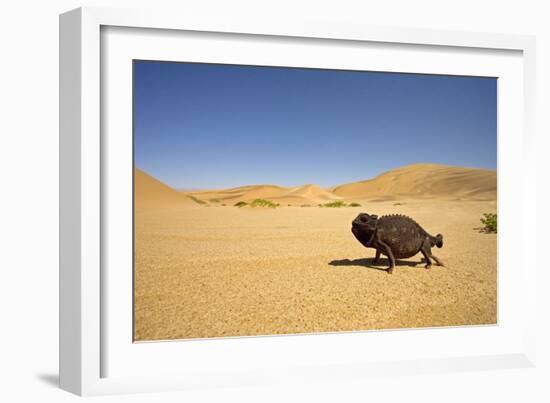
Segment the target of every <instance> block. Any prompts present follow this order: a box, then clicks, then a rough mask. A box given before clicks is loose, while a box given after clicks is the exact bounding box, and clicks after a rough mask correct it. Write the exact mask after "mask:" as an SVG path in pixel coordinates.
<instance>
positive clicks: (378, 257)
mask: <svg viewBox="0 0 550 403" xmlns="http://www.w3.org/2000/svg"><path fill="white" fill-rule="evenodd" d="M379 259H380V251H379V250H378V249H376V256H375V257H374V260H373V261H372V264H377V263H378V260H379Z"/></svg>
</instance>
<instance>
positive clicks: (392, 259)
mask: <svg viewBox="0 0 550 403" xmlns="http://www.w3.org/2000/svg"><path fill="white" fill-rule="evenodd" d="M377 243H378V245H380V247H381V248H383V249H384V250H385V251H386V255H387V256H388V260H389V261H390V267H388V274H392V273H393V269H394V268H395V257H393V252H392V251H391V248H390V247H389V246H388V244H386V243H385V242H383V241H381V240H377Z"/></svg>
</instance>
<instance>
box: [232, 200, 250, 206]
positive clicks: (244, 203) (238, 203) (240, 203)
mask: <svg viewBox="0 0 550 403" xmlns="http://www.w3.org/2000/svg"><path fill="white" fill-rule="evenodd" d="M247 204H248V203H247V202H244V201H240V202H237V203H235V204H234V206H235V207H244V206H246V205H247Z"/></svg>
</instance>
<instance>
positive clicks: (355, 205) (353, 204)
mask: <svg viewBox="0 0 550 403" xmlns="http://www.w3.org/2000/svg"><path fill="white" fill-rule="evenodd" d="M349 206H350V207H361V205H360V204H359V203H355V202H353V203H351V204H350V205H349Z"/></svg>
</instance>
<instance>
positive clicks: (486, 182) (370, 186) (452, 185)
mask: <svg viewBox="0 0 550 403" xmlns="http://www.w3.org/2000/svg"><path fill="white" fill-rule="evenodd" d="M332 192H333V193H334V194H336V195H338V196H341V197H343V198H351V199H373V198H380V199H381V200H388V199H392V198H399V197H409V198H443V199H448V200H496V192H497V175H496V171H492V170H487V169H476V168H463V167H455V166H448V165H439V164H414V165H408V166H405V167H401V168H397V169H394V170H391V171H388V172H385V173H383V174H381V175H379V176H377V177H376V178H374V179H369V180H365V181H360V182H353V183H348V184H345V185H340V186H336V187H334V188H332Z"/></svg>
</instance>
